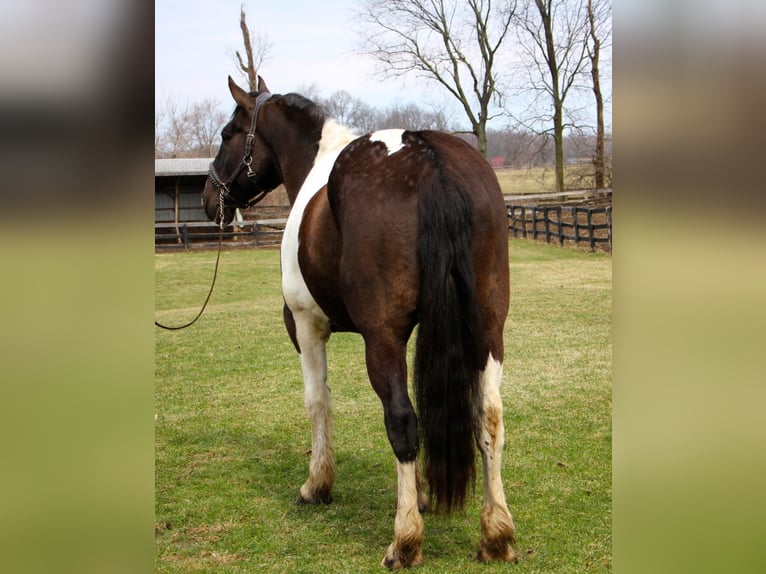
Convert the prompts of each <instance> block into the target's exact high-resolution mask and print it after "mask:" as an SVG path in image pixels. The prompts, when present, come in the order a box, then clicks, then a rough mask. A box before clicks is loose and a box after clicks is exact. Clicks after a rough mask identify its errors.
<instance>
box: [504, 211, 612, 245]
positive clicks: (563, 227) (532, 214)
mask: <svg viewBox="0 0 766 574" xmlns="http://www.w3.org/2000/svg"><path fill="white" fill-rule="evenodd" d="M507 209H508V230H509V233H510V234H512V235H513V237H523V238H525V239H545V241H546V242H548V243H551V242H557V243H558V244H559V245H562V246H563V245H564V244H565V242H567V241H571V242H574V244H575V245H580V244H587V245H588V246H589V247H590V249H591V251H595V249H596V246H597V245H598V246H600V247H603V248H605V249H606V250H608V251H609V252H610V253H611V252H612V206H611V205H605V206H598V207H592V206H565V205H542V206H537V205H513V204H508V205H507Z"/></svg>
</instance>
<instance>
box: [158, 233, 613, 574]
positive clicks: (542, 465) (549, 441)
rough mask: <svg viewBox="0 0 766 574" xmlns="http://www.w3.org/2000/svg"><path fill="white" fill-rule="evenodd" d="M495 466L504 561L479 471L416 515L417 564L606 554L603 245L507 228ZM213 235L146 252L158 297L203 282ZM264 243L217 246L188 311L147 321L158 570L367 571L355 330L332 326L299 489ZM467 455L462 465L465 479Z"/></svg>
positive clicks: (368, 393)
mask: <svg viewBox="0 0 766 574" xmlns="http://www.w3.org/2000/svg"><path fill="white" fill-rule="evenodd" d="M510 247H511V252H510V254H511V313H510V317H509V320H508V322H507V327H506V360H505V376H504V389H503V394H504V403H505V428H506V449H505V454H504V459H503V479H504V482H505V487H506V495H507V497H508V502H509V506H510V508H511V511H512V513H513V515H514V520H515V522H516V527H517V536H518V540H517V549H518V551H519V553H520V556H521V560H520V562H519V564H518V565H515V566H509V565H506V564H493V565H482V564H478V563H476V562H474V560H473V554H474V550H475V547H476V544H477V542H478V540H479V537H480V533H479V515H480V509H481V486H480V483H477V484H478V488H477V489H476V493H475V495H474V496H472V497H469V504H468V506H467V508H466V511H465V512H464V513H462V514H457V515H454V516H452V517H441V516H434V515H429V514H427V515H425V521H426V537H425V541H424V549H423V551H424V557H425V560H426V564H425V565H424V566H422V567H419V568H418V569H417V570H416V571H417V572H422V573H424V574H425V573H431V572H461V573H463V572H465V573H471V572H482V573H485V572H500V571H502V572H507V571H509V570H513V571H516V572H524V573H541V572H550V573H557V574H562V573H581V572H610V571H611V259H610V258H609V257H608V256H606V255H603V254H599V253H586V252H582V251H576V250H571V249H561V248H558V247H554V246H550V245H545V244H536V243H532V242H526V241H521V240H511V241H510ZM214 259H215V253H214V252H193V253H172V254H160V255H157V256H156V259H155V260H156V308H157V311H156V315H157V318H158V319H159V320H161V321H164V322H168V323H181V322H184V321H186V320H188V319H189V318H191V317H193V316H194V314H195V313H196V311H197V310H198V306H199V305H200V304H201V302H202V301H203V299H204V296H205V294H206V292H207V288H208V286H209V281H210V278H211V274H212V269H213V263H214ZM281 308H282V298H281V293H280V281H279V254H278V252H277V251H273V250H242V251H231V252H225V253H224V254H223V255H222V260H221V269H220V271H219V277H218V285H217V286H216V290H215V292H214V294H213V297H212V298H211V301H210V304H209V306H208V309H207V311H206V312H205V314H204V315H203V316H202V318H201V319H200V321H199V322H198V323H197V324H196V325H194V326H193V327H191V328H189V329H186V330H183V331H178V332H167V331H159V330H157V333H156V340H155V345H156V347H155V348H156V351H155V353H156V366H155V379H156V432H155V437H156V439H155V440H156V470H155V473H156V476H155V489H156V495H155V499H156V524H155V531H156V536H155V538H156V571H157V572H168V573H170V572H290V573H294V572H295V573H298V572H353V573H358V572H382V571H384V570H383V569H382V567H381V566H380V565H379V563H380V560H381V558H382V557H383V553H384V552H385V549H386V547H387V545H388V544H389V543H390V542H391V538H392V533H393V518H394V511H395V485H396V474H395V471H394V458H393V454H392V452H391V449H390V446H389V444H388V441H387V439H386V436H385V430H384V428H383V420H382V410H381V408H380V404H379V402H378V399H377V397H376V395H375V393H374V392H373V391H372V389H371V387H370V385H369V383H368V382H367V376H366V371H365V366H364V359H363V356H364V353H363V346H362V341H361V338H360V337H358V336H354V335H350V334H335V335H333V337H332V339H331V341H330V344H329V346H328V357H329V365H330V366H329V382H330V386H331V388H332V390H333V400H334V405H335V428H336V430H335V452H336V459H337V466H338V477H337V482H336V485H335V488H334V502H333V504H331V505H329V506H318V507H315V506H297V505H296V504H295V499H296V497H297V494H298V489H299V487H300V485H301V484H302V483H303V481H304V480H305V478H306V475H307V472H308V456H307V455H306V451H307V450H308V449H309V448H310V432H309V424H308V421H307V419H306V416H305V413H304V410H303V388H302V381H301V376H300V367H299V363H298V358H297V355H296V353H295V350H294V349H293V347H292V344H291V343H290V341H289V338H288V336H287V334H286V332H285V330H284V327H283V325H282V312H281ZM480 467H481V465H478V467H477V468H478V469H479V477H478V478H479V480H481V471H480Z"/></svg>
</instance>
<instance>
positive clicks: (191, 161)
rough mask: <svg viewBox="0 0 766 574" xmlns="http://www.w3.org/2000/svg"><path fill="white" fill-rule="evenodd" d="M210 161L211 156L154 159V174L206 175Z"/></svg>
mask: <svg viewBox="0 0 766 574" xmlns="http://www.w3.org/2000/svg"><path fill="white" fill-rule="evenodd" d="M211 161H213V158H212V157H192V158H180V159H155V160H154V176H155V177H157V176H160V175H166V176H174V175H206V174H207V171H208V168H209V166H210V162H211Z"/></svg>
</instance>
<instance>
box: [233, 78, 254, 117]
mask: <svg viewBox="0 0 766 574" xmlns="http://www.w3.org/2000/svg"><path fill="white" fill-rule="evenodd" d="M229 91H230V92H231V97H232V98H234V101H235V102H237V104H238V105H240V106H242V107H243V108H245V109H246V110H247V109H250V108H251V107H252V105H253V104H252V102H251V101H250V96H248V95H247V92H246V91H245V90H243V89H242V88H240V87H239V86H238V85H237V84H236V82H235V81H234V80H232V79H231V76H229Z"/></svg>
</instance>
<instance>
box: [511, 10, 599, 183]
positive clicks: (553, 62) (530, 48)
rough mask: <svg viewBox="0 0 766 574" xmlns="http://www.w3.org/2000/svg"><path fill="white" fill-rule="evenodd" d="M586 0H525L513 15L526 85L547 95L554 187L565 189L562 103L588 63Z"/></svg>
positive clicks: (531, 89)
mask: <svg viewBox="0 0 766 574" xmlns="http://www.w3.org/2000/svg"><path fill="white" fill-rule="evenodd" d="M585 1H586V0H524V4H523V6H522V9H521V10H519V12H518V14H517V17H516V18H515V19H514V20H515V22H516V23H517V24H518V27H519V29H520V31H521V34H520V44H519V45H520V47H521V48H522V50H523V51H524V52H525V53H526V56H527V71H528V82H527V85H526V86H525V88H526V89H527V90H529V91H530V93H533V94H534V93H535V92H536V93H537V95H540V94H544V95H545V96H547V98H548V101H549V106H550V107H548V108H547V109H548V110H551V109H552V114H551V115H548V113H546V114H545V116H544V117H547V118H550V119H552V122H553V130H552V131H553V141H554V145H555V166H556V190H557V191H563V190H564V128H565V123H564V111H565V110H564V105H565V102H566V99H567V96H569V95H570V93H571V91H572V90H573V89H578V88H581V87H582V84H578V82H580V81H581V80H582V77H583V72H584V70H585V69H586V67H587V63H588V57H587V42H586V38H587V34H588V30H587V18H586V17H585V13H586V11H585V10H584V2H585ZM535 101H536V98H535Z"/></svg>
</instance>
